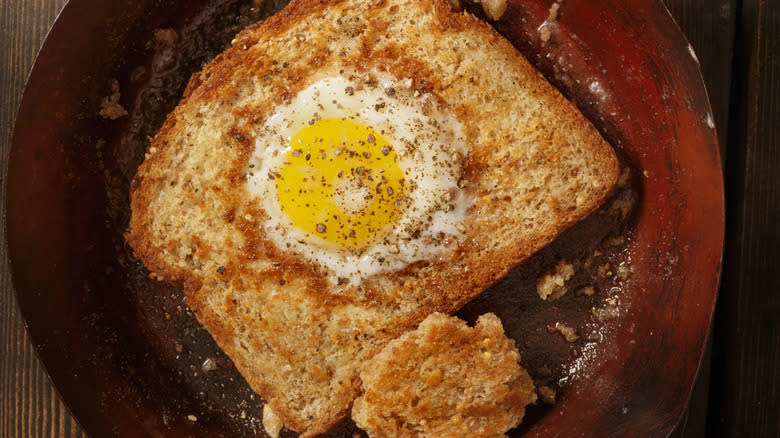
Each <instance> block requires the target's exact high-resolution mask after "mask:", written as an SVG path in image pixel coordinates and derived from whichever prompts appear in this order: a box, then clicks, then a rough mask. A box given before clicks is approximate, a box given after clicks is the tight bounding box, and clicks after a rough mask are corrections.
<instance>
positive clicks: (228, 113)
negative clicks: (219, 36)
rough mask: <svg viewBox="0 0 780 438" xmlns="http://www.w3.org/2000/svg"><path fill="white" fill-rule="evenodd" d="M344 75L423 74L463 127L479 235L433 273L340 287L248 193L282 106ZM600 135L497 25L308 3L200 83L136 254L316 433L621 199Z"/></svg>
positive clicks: (290, 424)
mask: <svg viewBox="0 0 780 438" xmlns="http://www.w3.org/2000/svg"><path fill="white" fill-rule="evenodd" d="M340 69H349V70H351V71H357V72H362V73H365V74H367V75H370V74H371V72H372V71H381V72H383V73H386V74H389V75H392V76H394V77H397V78H399V79H403V78H409V79H411V83H413V88H414V89H415V91H416V92H420V93H429V94H431V95H433V96H435V97H436V98H437V99H438V101H439V102H441V103H442V105H443V106H444V107H445V109H446V110H447V111H449V112H450V113H451V114H453V115H454V116H455V117H457V118H458V120H460V121H461V122H462V124H463V126H464V127H465V135H466V138H467V141H468V148H469V150H468V155H467V157H465V160H464V163H465V164H464V167H463V175H462V180H461V182H462V186H463V188H464V190H466V191H468V193H470V195H471V196H472V198H473V199H474V204H473V206H471V207H470V208H469V210H468V212H467V216H466V219H465V220H464V221H463V223H462V228H463V230H464V232H463V238H462V239H459V240H458V241H457V242H454V243H453V244H452V245H451V247H450V248H449V249H448V251H447V252H446V253H445V254H442V255H441V256H437V257H435V258H433V259H431V260H424V261H419V262H415V263H411V264H410V265H408V266H406V267H405V268H403V269H400V270H396V271H394V272H387V273H383V274H379V275H373V276H370V277H368V278H363V279H362V281H361V282H360V283H359V284H351V285H349V286H348V287H345V286H343V285H342V286H339V287H336V286H334V282H333V281H332V280H333V279H332V278H331V275H330V274H329V273H328V271H327V270H326V269H323V268H322V267H320V266H317V265H316V264H315V263H312V262H311V261H309V260H306V259H305V258H303V257H300V256H299V255H296V254H291V253H290V252H289V251H285V249H284V248H279V247H277V246H276V245H274V243H273V242H272V240H271V239H269V236H268V235H267V234H266V233H267V231H265V229H264V228H263V223H264V221H265V220H266V212H265V211H264V210H263V208H262V207H261V203H260V202H258V200H257V199H256V197H254V195H252V193H250V191H249V190H248V189H247V184H246V181H247V163H248V160H249V159H250V156H251V155H252V153H253V151H254V149H255V147H262V146H256V144H255V143H256V142H255V135H256V133H257V132H258V129H259V127H260V126H261V125H262V124H263V123H264V121H265V120H266V119H267V118H268V117H269V116H270V115H271V114H273V113H274V109H275V108H276V107H278V106H280V105H284V104H285V102H289V101H290V99H291V98H292V97H294V96H296V94H297V93H298V92H299V91H300V90H302V89H304V88H305V87H307V86H308V85H309V84H310V83H311V82H312V81H313V80H314V78H316V77H322V76H323V75H327V74H330V73H329V72H338V71H339V70H340ZM618 174H619V167H618V161H617V159H616V157H615V154H614V151H613V150H612V148H611V147H610V146H609V144H607V143H606V142H605V141H604V140H603V139H602V138H601V136H600V135H599V134H598V132H597V131H596V129H595V128H594V127H593V126H592V125H591V124H590V123H589V122H588V121H587V120H586V119H585V118H584V117H583V116H582V115H581V114H580V113H579V111H578V110H577V109H576V108H575V107H574V105H573V104H571V103H570V102H569V101H567V100H566V99H565V98H564V97H563V96H562V95H561V94H560V93H559V92H558V91H557V90H556V89H555V88H554V87H552V86H551V85H550V84H549V83H548V82H547V81H546V80H545V79H544V78H543V77H542V76H541V74H540V73H539V72H537V71H536V70H535V69H534V68H533V67H532V66H531V65H530V64H529V63H528V62H527V61H526V60H525V59H524V58H523V57H522V56H521V55H520V54H519V53H518V52H517V51H516V50H515V49H514V48H513V47H512V46H511V44H510V43H509V42H508V41H506V40H505V39H504V38H503V37H501V36H500V35H499V34H498V33H497V32H496V31H495V30H494V29H493V28H491V27H490V26H489V25H488V24H486V23H485V22H483V21H481V20H480V19H478V18H476V17H474V16H472V15H469V14H467V13H465V12H461V11H454V10H452V6H451V5H450V2H448V1H447V0H378V1H374V0H371V1H366V0H293V1H292V2H291V3H290V4H289V5H288V6H287V7H286V8H285V9H284V10H282V11H281V12H280V13H278V14H276V15H274V16H272V17H270V18H269V19H267V20H265V21H264V22H261V23H258V24H256V25H253V26H250V27H249V28H247V29H246V30H244V31H242V32H241V33H240V34H239V35H238V36H237V37H236V38H235V40H234V42H233V45H232V47H230V48H229V49H227V50H226V51H225V52H223V53H222V54H220V55H219V56H218V57H217V58H216V59H215V60H214V61H212V62H211V63H209V64H208V65H206V66H205V67H204V69H203V71H202V72H200V73H198V74H195V75H194V76H193V77H192V79H191V81H190V83H189V85H188V87H187V90H186V91H185V94H184V97H183V99H182V101H181V102H180V104H179V105H178V107H177V108H176V109H175V110H174V111H173V112H172V113H171V114H170V115H169V117H168V118H167V120H166V121H165V123H164V125H163V127H162V128H161V130H160V131H159V133H158V134H157V135H156V136H155V138H154V139H153V140H152V142H151V145H150V147H149V149H148V151H147V154H146V158H145V160H144V162H143V163H142V165H141V166H140V167H139V169H138V172H137V175H136V177H135V179H134V180H133V182H132V184H131V208H132V217H131V220H130V225H129V229H128V232H127V234H126V239H127V242H128V243H129V244H130V245H131V246H132V248H133V250H134V253H135V255H136V256H137V257H138V258H139V259H140V260H141V261H142V262H143V263H144V265H145V266H146V267H147V268H148V269H149V271H150V272H151V273H152V275H154V276H156V277H157V278H159V279H160V280H164V281H169V282H173V283H175V284H181V285H182V286H183V288H184V293H185V295H186V299H187V303H188V305H189V306H190V307H191V308H192V310H193V311H194V312H195V314H196V315H197V318H198V320H199V321H200V322H201V323H202V324H203V325H204V326H205V327H206V328H207V329H208V331H209V332H210V333H211V334H212V336H213V337H214V339H215V340H216V342H217V343H218V344H219V346H220V347H221V348H222V349H223V350H224V351H225V352H226V353H227V354H228V355H229V356H230V358H231V359H232V360H233V362H234V363H235V365H236V367H237V369H238V370H239V371H240V372H241V373H242V375H243V376H244V377H245V378H246V380H247V382H248V383H249V385H250V386H251V387H252V388H253V389H254V390H255V391H256V392H257V393H258V394H260V396H262V398H263V399H264V400H265V401H266V403H268V404H270V406H271V407H272V409H273V412H276V413H278V415H279V417H280V418H281V420H282V422H283V423H284V426H285V427H286V428H289V429H292V430H294V431H297V432H299V433H300V434H301V436H314V435H316V434H318V433H322V432H324V431H326V430H328V429H329V428H330V427H332V426H333V425H335V424H336V423H338V422H339V421H340V420H342V419H343V418H344V417H345V416H347V415H348V414H349V412H350V409H351V407H352V402H353V400H354V399H355V397H357V396H358V395H359V394H360V388H361V383H360V377H359V374H360V371H361V367H362V365H363V364H364V363H365V362H366V361H367V360H368V359H370V358H371V357H373V356H374V355H375V354H377V353H378V352H379V351H380V350H382V348H383V347H385V345H386V344H387V343H388V342H389V341H390V340H392V339H394V338H396V337H398V336H400V335H402V334H403V333H405V332H407V331H409V330H411V329H414V328H415V327H417V325H418V324H419V323H420V322H421V321H422V320H424V319H425V317H426V316H428V315H429V314H431V313H433V312H441V313H446V314H451V313H453V312H455V311H457V310H458V309H459V308H460V307H462V306H463V305H464V304H465V303H467V302H468V301H470V300H471V299H473V298H474V297H476V296H477V295H478V294H479V293H481V292H482V291H483V290H484V289H485V288H487V287H488V286H490V285H491V284H492V283H494V282H495V281H496V280H498V279H499V278H501V277H503V276H504V275H505V274H506V273H507V272H508V271H509V270H510V269H512V268H513V267H514V266H516V265H518V264H519V263H521V262H523V261H524V260H526V259H527V258H528V257H529V256H530V255H531V254H533V253H534V252H535V251H537V250H539V249H540V248H542V247H543V246H545V245H546V244H547V243H549V242H550V241H552V240H553V239H554V238H555V237H556V236H557V235H558V234H559V233H561V232H562V231H563V230H565V229H566V228H568V227H569V226H571V225H572V224H574V223H575V222H577V221H579V220H581V219H583V218H584V217H585V216H587V215H588V214H589V213H590V212H592V211H593V210H595V209H596V208H597V207H598V205H599V204H600V203H601V202H602V201H603V200H604V199H605V198H607V197H608V196H609V195H610V193H611V191H612V188H613V186H614V184H615V182H616V180H617V177H618Z"/></svg>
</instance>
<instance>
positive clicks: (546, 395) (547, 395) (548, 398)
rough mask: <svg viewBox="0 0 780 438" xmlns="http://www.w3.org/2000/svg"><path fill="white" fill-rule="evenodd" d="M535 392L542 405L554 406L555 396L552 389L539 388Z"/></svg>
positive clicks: (546, 387)
mask: <svg viewBox="0 0 780 438" xmlns="http://www.w3.org/2000/svg"><path fill="white" fill-rule="evenodd" d="M536 392H538V393H539V398H540V399H541V400H542V402H543V403H544V404H548V405H554V404H555V396H556V394H555V390H554V389H552V388H550V387H549V386H540V387H539V389H538V390H537V391H536Z"/></svg>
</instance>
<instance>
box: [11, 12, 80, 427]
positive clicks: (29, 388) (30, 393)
mask: <svg viewBox="0 0 780 438" xmlns="http://www.w3.org/2000/svg"><path fill="white" fill-rule="evenodd" d="M64 4H65V0H10V1H9V0H4V1H2V2H0V29H2V30H3V38H0V59H2V60H3V62H4V64H3V66H2V69H0V145H2V169H3V172H2V177H3V178H4V177H5V174H6V172H5V169H6V168H7V165H8V150H9V145H10V140H11V128H12V126H13V119H14V117H15V114H16V108H17V106H18V104H19V100H20V98H21V93H22V90H23V87H24V81H25V80H26V78H27V73H28V71H29V70H30V68H31V67H32V64H33V61H34V59H35V54H36V53H37V51H38V47H39V46H40V44H41V42H42V41H43V38H44V36H45V35H46V32H47V30H48V29H49V26H50V25H51V23H52V22H53V21H54V18H55V16H56V14H57V12H58V11H59V10H60V9H61V8H62V6H63V5H64ZM3 195H4V194H3ZM3 208H5V206H4V203H3ZM2 214H3V216H4V215H5V211H3V212H2ZM4 233H5V229H4V227H3V229H2V230H1V231H0V237H2V240H3V242H5V235H4ZM0 258H1V259H2V266H1V268H2V270H1V271H0V437H2V438H21V437H25V438H26V437H36V438H37V437H41V438H47V437H51V438H54V437H58V438H77V437H83V436H84V434H83V433H82V432H81V430H80V428H79V427H78V425H77V424H76V422H75V421H74V420H73V418H72V417H71V416H70V414H69V413H68V412H67V410H66V408H65V407H64V405H63V404H62V402H61V401H60V399H59V397H58V396H57V393H56V391H55V390H54V388H53V387H52V385H51V383H50V382H49V379H48V377H47V375H46V372H45V370H44V369H43V367H42V366H41V364H40V362H39V361H38V358H37V357H36V355H35V351H34V349H33V347H32V343H31V342H30V340H29V338H28V336H27V332H26V330H25V328H24V324H23V323H22V317H21V315H20V314H19V309H18V307H17V305H16V302H15V299H14V296H13V288H12V285H11V279H10V278H9V277H8V272H9V271H8V265H7V256H6V247H5V244H3V245H2V247H0Z"/></svg>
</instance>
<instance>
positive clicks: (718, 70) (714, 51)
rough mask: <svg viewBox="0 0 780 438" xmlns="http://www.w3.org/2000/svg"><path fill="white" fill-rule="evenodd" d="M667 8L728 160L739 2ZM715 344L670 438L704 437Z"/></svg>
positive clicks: (699, 0)
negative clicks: (695, 63)
mask: <svg viewBox="0 0 780 438" xmlns="http://www.w3.org/2000/svg"><path fill="white" fill-rule="evenodd" d="M665 4H666V6H667V7H668V8H669V11H670V12H671V13H672V16H673V17H674V19H675V20H676V21H677V23H678V24H679V25H680V28H681V29H682V30H683V33H685V36H686V38H688V41H689V42H690V44H691V46H692V47H693V49H694V52H695V53H696V55H697V58H698V59H699V62H700V66H701V71H702V76H703V77H704V83H705V85H706V86H707V90H708V93H709V97H710V104H711V105H712V114H713V118H714V119H715V126H716V129H717V130H718V139H719V143H720V148H721V159H722V160H725V156H726V152H727V151H726V145H727V138H728V118H729V105H730V100H731V82H732V74H731V71H732V63H733V59H732V58H733V44H734V32H735V28H736V14H737V0H718V1H711V0H667V1H666V2H665ZM717 341H718V340H715V342H717ZM712 343H713V334H712V333H711V335H710V339H709V340H708V345H707V350H706V352H705V355H704V358H703V359H702V364H701V368H700V370H699V374H698V376H697V379H696V382H695V384H694V388H693V391H692V393H691V401H690V405H689V407H688V409H687V410H686V413H685V415H684V416H683V418H682V419H681V420H680V424H679V425H678V426H677V428H676V429H675V431H674V432H673V433H672V434H671V438H686V437H702V436H705V432H706V429H707V421H708V415H707V414H708V408H709V406H708V405H709V403H708V400H709V395H710V379H711V360H712Z"/></svg>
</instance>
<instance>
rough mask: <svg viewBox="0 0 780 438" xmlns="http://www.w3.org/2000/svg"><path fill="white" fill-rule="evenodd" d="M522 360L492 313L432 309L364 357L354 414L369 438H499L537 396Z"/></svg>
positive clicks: (514, 425) (516, 421)
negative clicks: (466, 315)
mask: <svg viewBox="0 0 780 438" xmlns="http://www.w3.org/2000/svg"><path fill="white" fill-rule="evenodd" d="M519 361H520V354H519V353H518V351H517V349H516V348H515V341H513V340H512V339H509V338H507V337H506V335H505V334H504V328H503V326H502V325H501V320H499V319H498V317H497V316H496V315H494V314H492V313H486V314H484V315H481V316H480V317H479V319H478V320H477V324H476V326H474V327H469V326H467V325H466V322H465V321H463V320H461V319H459V318H457V317H454V316H446V315H443V314H441V313H433V314H431V315H429V316H428V317H427V318H425V320H424V321H423V322H422V323H421V324H420V326H419V327H418V328H417V329H415V330H412V331H410V332H407V333H405V334H403V335H401V337H399V338H397V339H394V340H392V341H390V342H389V343H388V344H387V345H386V346H385V348H384V349H382V351H380V352H379V353H378V354H377V355H376V356H374V357H373V358H371V359H370V360H369V361H368V362H366V364H365V366H364V367H363V370H362V371H361V372H360V378H361V380H362V381H363V391H364V393H363V394H362V395H361V396H360V397H358V398H357V399H356V400H355V404H354V406H353V408H352V418H353V419H354V420H355V423H356V424H357V425H358V426H360V427H361V428H362V429H364V430H365V431H367V432H368V435H369V436H370V437H371V438H414V437H432V436H447V437H452V438H456V437H463V438H480V437H482V438H494V437H501V436H504V433H506V432H507V431H508V430H509V429H512V428H514V427H516V426H517V425H518V424H520V421H521V420H522V419H523V416H524V415H525V407H526V406H527V405H529V404H531V403H533V402H534V401H536V392H535V391H534V382H533V381H532V380H531V377H530V376H529V375H528V373H527V372H526V371H525V370H524V369H523V368H522V367H521V366H520V364H519V363H518V362H519Z"/></svg>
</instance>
